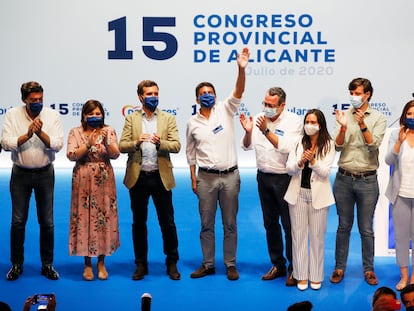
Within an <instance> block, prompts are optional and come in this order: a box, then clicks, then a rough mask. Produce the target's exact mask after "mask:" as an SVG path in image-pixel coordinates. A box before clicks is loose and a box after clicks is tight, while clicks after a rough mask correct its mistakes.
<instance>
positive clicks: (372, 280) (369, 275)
mask: <svg viewBox="0 0 414 311" xmlns="http://www.w3.org/2000/svg"><path fill="white" fill-rule="evenodd" d="M365 281H367V283H368V284H369V285H378V279H377V276H376V275H375V273H374V271H367V272H365Z"/></svg>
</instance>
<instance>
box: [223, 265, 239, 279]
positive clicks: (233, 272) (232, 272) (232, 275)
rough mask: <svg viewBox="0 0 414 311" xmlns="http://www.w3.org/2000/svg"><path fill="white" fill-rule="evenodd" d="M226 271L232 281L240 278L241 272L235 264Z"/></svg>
mask: <svg viewBox="0 0 414 311" xmlns="http://www.w3.org/2000/svg"><path fill="white" fill-rule="evenodd" d="M226 273H227V278H228V279H229V280H230V281H236V280H238V279H239V272H237V269H236V267H235V266H230V267H227V269H226Z"/></svg>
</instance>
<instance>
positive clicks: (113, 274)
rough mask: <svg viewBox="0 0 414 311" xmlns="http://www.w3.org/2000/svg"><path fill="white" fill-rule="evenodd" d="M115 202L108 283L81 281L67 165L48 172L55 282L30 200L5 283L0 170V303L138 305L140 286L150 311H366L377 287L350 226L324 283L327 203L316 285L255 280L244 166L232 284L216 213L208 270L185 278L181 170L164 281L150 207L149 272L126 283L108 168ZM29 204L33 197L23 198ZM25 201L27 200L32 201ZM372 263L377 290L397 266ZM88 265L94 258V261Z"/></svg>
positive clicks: (194, 233)
mask: <svg viewBox="0 0 414 311" xmlns="http://www.w3.org/2000/svg"><path fill="white" fill-rule="evenodd" d="M115 173H116V177H117V191H118V201H119V218H120V234H121V247H120V249H119V250H118V251H117V252H116V253H115V254H114V255H113V256H112V257H108V258H107V260H106V265H107V269H108V272H109V279H108V280H107V281H99V280H96V281H92V282H86V281H84V280H83V279H82V273H83V258H81V257H70V256H68V247H67V244H68V230H69V229H68V219H69V204H70V191H71V170H70V169H57V170H56V189H55V244H56V245H55V267H56V269H57V270H58V271H59V273H60V276H61V277H60V279H59V280H58V281H49V280H47V279H45V278H44V277H42V276H41V275H40V258H39V243H38V239H39V230H38V225H37V220H36V212H35V206H34V204H32V205H31V210H30V218H29V222H28V224H27V230H26V243H25V257H26V259H25V265H24V273H23V275H22V276H21V277H20V278H19V279H18V280H17V281H15V282H8V281H7V280H6V279H5V275H6V273H7V271H8V269H9V266H10V263H9V254H10V252H9V230H10V218H11V216H10V215H11V207H10V195H9V186H8V185H9V174H10V170H9V169H0V191H1V192H2V195H1V203H0V232H1V233H0V236H2V243H0V253H1V254H2V256H1V259H0V274H1V275H2V277H0V301H6V302H7V303H9V304H10V306H11V307H12V309H13V310H21V309H22V307H23V304H24V301H25V299H26V297H27V296H29V295H32V294H35V293H49V292H53V293H55V294H56V297H57V310H139V309H140V297H141V295H142V294H143V293H144V292H149V293H151V294H152V297H153V300H152V309H151V310H154V311H157V310H183V311H185V310H198V311H203V310H206V311H207V310H208V311H210V310H269V311H270V310H286V308H287V307H288V306H289V305H290V304H292V303H294V302H297V301H302V300H310V301H311V302H312V303H313V305H314V310H336V311H340V310H370V303H371V296H372V294H373V292H374V291H375V289H376V288H377V287H378V286H370V285H368V284H367V283H366V282H365V281H364V278H363V273H362V266H361V255H360V239H359V234H358V233H357V232H356V231H354V232H353V234H352V238H351V251H350V254H349V260H348V268H347V271H346V274H345V278H344V281H343V282H342V283H340V284H337V285H334V284H331V283H330V282H329V276H330V274H331V272H332V269H333V267H334V249H335V231H336V226H337V217H336V210H335V206H332V207H331V210H330V212H329V224H328V232H327V235H326V253H325V257H326V258H325V281H324V282H323V284H322V288H321V290H319V291H314V290H311V289H308V290H306V291H304V292H300V291H299V290H298V289H297V288H296V287H293V288H288V287H286V286H285V284H284V282H285V280H284V279H277V280H274V281H266V282H265V281H262V280H261V275H262V274H263V273H264V272H266V271H267V270H268V269H269V268H270V266H271V265H270V262H269V259H268V255H267V248H266V241H265V233H264V229H263V224H262V215H261V209H260V204H259V199H258V194H257V187H256V178H255V170H254V169H242V170H241V178H242V186H241V193H240V209H239V216H238V232H239V244H238V257H237V267H238V270H239V272H240V279H239V280H238V281H235V282H233V281H228V280H227V278H226V275H225V268H224V265H223V260H222V258H223V257H222V226H221V220H220V214H219V212H218V218H217V222H216V224H217V225H216V245H217V249H216V274H215V275H213V276H208V277H205V278H202V279H191V278H190V273H191V272H192V271H193V270H195V269H196V268H198V267H199V265H200V263H201V250H200V244H199V227H200V222H199V214H198V208H197V199H196V197H195V195H194V194H193V193H192V191H191V187H190V178H189V170H188V169H184V168H183V169H181V168H180V169H176V170H175V174H176V179H177V187H176V188H175V189H174V190H173V199H174V205H175V206H174V207H175V219H176V225H177V229H178V236H179V243H180V246H179V251H180V257H181V259H180V261H179V263H178V268H179V270H180V272H181V275H182V279H181V280H180V281H172V280H170V279H169V278H168V276H167V275H166V273H165V265H164V255H163V254H162V242H161V235H160V230H159V226H158V222H157V220H156V215H155V210H154V208H153V206H152V203H151V205H150V212H149V221H148V224H149V275H148V276H146V277H145V279H144V280H142V281H132V280H131V276H132V273H133V271H134V262H133V249H132V241H131V213H130V209H129V196H128V192H127V190H126V188H125V187H124V186H123V184H122V179H123V175H124V171H123V169H116V172H115ZM32 201H33V202H34V200H33V199H32ZM33 202H32V203H33ZM375 260H376V261H375V269H376V273H377V276H378V278H379V281H380V284H379V286H390V287H392V288H394V285H395V284H396V283H397V282H398V280H399V270H398V267H397V266H396V264H395V258H393V257H376V259H375ZM94 263H95V261H94Z"/></svg>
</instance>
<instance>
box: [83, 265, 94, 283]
mask: <svg viewBox="0 0 414 311" xmlns="http://www.w3.org/2000/svg"><path fill="white" fill-rule="evenodd" d="M83 279H84V280H86V281H92V280H93V271H92V267H91V266H86V265H85V269H84V270H83Z"/></svg>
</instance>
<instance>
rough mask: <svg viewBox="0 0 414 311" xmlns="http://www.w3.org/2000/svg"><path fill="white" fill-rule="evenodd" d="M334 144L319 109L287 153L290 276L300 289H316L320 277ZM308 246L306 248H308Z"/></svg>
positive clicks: (308, 117)
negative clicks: (291, 268)
mask: <svg viewBox="0 0 414 311" xmlns="http://www.w3.org/2000/svg"><path fill="white" fill-rule="evenodd" d="M334 159H335V145H334V142H333V140H332V138H331V136H330V135H329V132H328V130H327V127H326V119H325V116H324V114H323V113H322V111H320V110H319V109H311V110H309V111H308V112H307V113H306V115H305V118H304V133H303V135H302V137H301V139H300V140H299V141H298V142H297V143H296V144H295V145H294V147H293V149H292V151H291V152H290V154H289V157H288V161H287V164H286V166H287V169H288V173H289V175H291V176H292V179H291V180H290V183H289V187H288V190H287V192H286V194H285V200H286V201H287V202H288V203H289V214H290V220H291V226H292V256H293V277H294V278H295V279H296V280H297V281H298V282H297V287H298V288H299V289H300V290H305V289H307V288H308V280H310V282H311V283H310V286H311V288H312V289H315V290H317V289H320V288H321V283H322V281H323V278H324V272H323V268H324V248H325V233H326V223H327V218H328V211H329V206H330V205H332V204H333V203H335V199H334V196H333V193H332V186H331V183H330V172H331V167H332V163H333V161H334ZM308 245H309V246H310V250H309V249H308V248H309V247H308Z"/></svg>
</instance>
